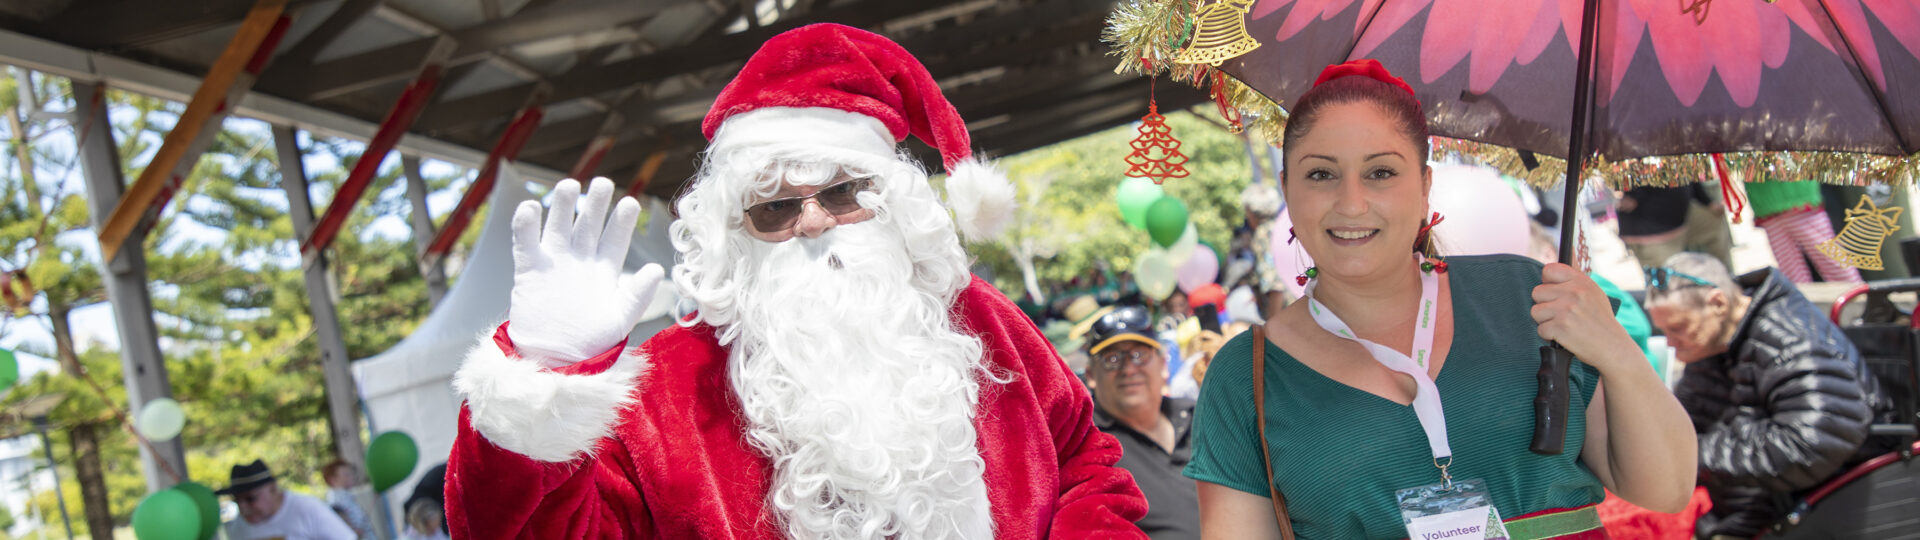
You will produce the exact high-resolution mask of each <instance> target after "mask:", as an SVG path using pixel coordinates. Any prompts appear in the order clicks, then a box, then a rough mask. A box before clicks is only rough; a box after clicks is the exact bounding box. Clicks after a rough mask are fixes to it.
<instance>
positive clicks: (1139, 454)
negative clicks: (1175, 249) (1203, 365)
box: [1087, 306, 1200, 540]
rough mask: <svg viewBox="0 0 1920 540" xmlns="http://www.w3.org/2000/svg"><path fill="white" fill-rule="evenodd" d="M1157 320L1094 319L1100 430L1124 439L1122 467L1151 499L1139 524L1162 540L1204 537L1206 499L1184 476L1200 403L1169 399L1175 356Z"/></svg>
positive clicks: (1143, 315)
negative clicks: (1156, 332) (1156, 331)
mask: <svg viewBox="0 0 1920 540" xmlns="http://www.w3.org/2000/svg"><path fill="white" fill-rule="evenodd" d="M1152 320H1153V318H1152V315H1151V314H1149V313H1148V312H1147V309H1146V308H1144V307H1140V306H1120V307H1118V308H1114V309H1113V310H1112V311H1109V312H1107V313H1103V314H1101V315H1100V317H1099V318H1098V319H1096V320H1094V321H1093V327H1092V329H1091V330H1090V331H1089V332H1088V333H1087V343H1089V344H1090V346H1089V347H1088V349H1087V351H1088V354H1089V355H1091V356H1092V357H1093V361H1092V362H1089V363H1088V364H1087V379H1088V386H1090V387H1092V388H1093V402H1094V405H1095V407H1094V412H1093V425H1094V426H1095V427H1098V428H1100V431H1102V432H1105V433H1106V434H1108V435H1112V436H1114V438H1116V439H1119V440H1120V447H1121V448H1122V449H1124V451H1125V454H1123V455H1122V456H1121V458H1120V463H1119V465H1120V468H1123V469H1126V470H1127V471H1128V472H1132V473H1133V479H1134V481H1135V482H1138V483H1139V485H1140V491H1141V492H1142V493H1145V494H1146V496H1147V515H1146V517H1143V518H1141V519H1140V521H1138V522H1135V524H1136V525H1139V526H1140V530H1142V531H1144V532H1146V533H1147V536H1149V537H1151V538H1153V539H1154V540H1169V539H1198V538H1200V501H1199V498H1198V497H1199V496H1198V494H1197V493H1196V490H1195V487H1194V483H1193V481H1192V480H1188V479H1186V478H1185V477H1183V476H1181V474H1180V470H1181V469H1182V468H1185V467H1186V466H1187V460H1188V459H1189V458H1190V457H1191V456H1192V455H1193V451H1192V450H1191V449H1190V447H1189V446H1188V443H1187V433H1188V427H1189V426H1191V425H1192V423H1193V422H1192V421H1193V400H1190V399H1175V398H1170V397H1165V388H1166V385H1167V373H1166V371H1167V353H1166V351H1165V350H1163V349H1162V348H1161V346H1160V341H1159V340H1157V339H1154V337H1153V325H1152Z"/></svg>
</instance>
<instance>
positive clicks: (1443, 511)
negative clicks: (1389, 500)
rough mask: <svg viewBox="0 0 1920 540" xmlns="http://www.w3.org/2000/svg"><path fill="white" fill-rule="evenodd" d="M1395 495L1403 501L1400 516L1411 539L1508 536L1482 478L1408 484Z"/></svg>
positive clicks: (1503, 539)
mask: <svg viewBox="0 0 1920 540" xmlns="http://www.w3.org/2000/svg"><path fill="white" fill-rule="evenodd" d="M1394 498H1396V499H1398V500H1399V501H1400V520H1401V521H1402V522H1403V523H1405V524H1406V526H1407V538H1408V539H1409V540H1506V539H1507V536H1508V535H1507V528H1506V526H1505V525H1503V524H1502V523H1501V522H1500V511H1499V510H1496V509H1494V507H1493V498H1492V497H1490V496H1488V495H1487V483H1486V482H1485V481H1483V480H1480V479H1473V480H1462V481H1459V482H1443V483H1439V484H1432V485H1426V486H1420V487H1416V488H1407V489H1403V490H1400V491H1398V492H1395V493H1394Z"/></svg>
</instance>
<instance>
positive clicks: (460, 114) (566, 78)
mask: <svg viewBox="0 0 1920 540" xmlns="http://www.w3.org/2000/svg"><path fill="white" fill-rule="evenodd" d="M960 1H961V0H930V1H928V2H904V1H900V0H862V1H858V2H854V3H851V4H848V5H845V6H840V7H837V8H832V9H826V10H821V11H818V12H815V13H813V14H809V15H806V16H802V17H797V18H794V19H793V20H786V21H780V22H778V23H776V24H773V25H769V26H765V27H761V28H759V29H754V30H747V31H744V32H738V33H733V34H727V35H724V36H721V37H719V38H716V39H712V40H704V41H695V42H693V43H689V44H686V45H681V46H678V47H671V48H667V49H663V50H660V51H657V52H654V53H653V54H648V55H643V56H636V57H633V58H629V59H625V60H620V61H617V62H614V63H611V64H604V65H583V66H577V67H575V68H573V69H571V70H568V71H567V72H566V73H564V74H561V75H558V76H555V77H552V78H551V79H549V80H550V81H551V82H552V83H553V90H554V91H553V94H552V95H550V96H548V97H547V99H548V102H547V103H548V104H553V103H559V102H563V101H569V100H573V99H578V98H583V97H587V96H592V95H597V94H602V93H606V92H611V91H615V90H620V89H623V88H628V87H631V86H635V85H639V84H646V83H651V82H656V81H660V80H663V79H666V78H668V77H673V76H676V75H684V74H687V73H692V72H694V71H697V70H700V69H704V68H709V67H713V66H718V65H721V64H726V63H729V62H736V61H742V60H746V58H747V57H748V56H749V55H752V54H753V52H754V51H756V50H759V49H760V45H762V44H764V43H766V41H767V39H769V38H772V37H773V36H775V35H778V34H779V33H781V32H785V31H787V30H791V29H794V28H798V27H800V26H804V25H807V24H811V23H814V22H819V21H833V22H838V23H840V24H845V25H848V26H870V25H874V24H879V23H881V22H885V21H888V20H891V19H895V18H899V17H905V16H909V15H913V14H915V13H919V12H923V11H929V10H934V9H939V8H940V7H942V6H945V5H947V4H953V3H958V2H960ZM977 37H978V36H976V38H977ZM528 86H530V85H520V86H515V87H509V88H502V89H499V90H494V91H492V92H483V93H480V94H476V95H473V96H468V97H465V98H461V99H456V100H450V101H447V102H444V103H439V104H436V105H435V106H434V107H433V108H432V110H430V111H429V112H428V114H427V117H425V118H422V119H421V126H422V127H423V128H426V129H429V130H432V129H450V128H454V127H458V126H462V125H466V124H469V123H472V122H474V121H480V120H485V119H489V118H499V117H500V116H503V115H505V114H507V113H508V112H510V111H512V110H513V106H514V105H515V104H518V103H519V101H516V100H515V99H514V98H513V97H512V96H516V95H519V96H524V95H525V92H526V87H528Z"/></svg>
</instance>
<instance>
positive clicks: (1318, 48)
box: [1203, 0, 1920, 160]
mask: <svg viewBox="0 0 1920 540" xmlns="http://www.w3.org/2000/svg"><path fill="white" fill-rule="evenodd" d="M1227 3H1229V4H1232V3H1244V0H1242V1H1241V2H1227ZM1592 4H1594V8H1595V9H1594V10H1593V11H1595V12H1596V15H1597V19H1596V21H1595V22H1596V23H1597V25H1598V26H1597V28H1596V29H1595V32H1594V39H1593V50H1592V55H1591V56H1592V58H1591V60H1590V61H1591V63H1592V65H1593V68H1592V72H1591V73H1592V81H1591V85H1590V87H1591V91H1592V103H1591V107H1590V109H1591V111H1592V116H1591V121H1590V122H1589V129H1588V133H1587V137H1588V140H1589V141H1590V142H1591V144H1589V145H1587V146H1589V147H1590V148H1591V149H1592V150H1593V151H1594V152H1595V153H1597V154H1599V155H1600V156H1602V157H1604V158H1606V159H1609V160H1622V159H1631V158H1638V157H1645V156H1662V155H1677V154H1696V153H1714V152H1743V151H1762V150H1818V151H1836V152H1862V153H1874V154H1888V155H1907V154H1912V153H1915V152H1920V95H1914V94H1913V93H1914V92H1920V0H1776V1H1774V2H1767V1H1764V0H1605V1H1595V2H1592ZM1203 9H1204V8H1203ZM1583 9H1584V6H1583V1H1582V0H1260V1H1258V2H1255V3H1252V4H1251V5H1250V9H1249V10H1247V12H1246V14H1245V17H1244V22H1245V29H1246V31H1247V33H1248V35H1249V36H1250V37H1251V38H1252V39H1253V40H1255V41H1257V42H1258V43H1259V44H1260V45H1261V46H1259V47H1257V48H1254V49H1253V50H1251V51H1249V52H1246V53H1245V54H1241V55H1239V56H1236V57H1233V58H1231V59H1228V60H1226V61H1224V62H1222V63H1221V64H1219V69H1220V70H1221V71H1225V72H1226V73H1228V74H1230V75H1233V77H1234V78H1235V79H1237V80H1239V81H1240V82H1242V83H1245V84H1246V85H1248V86H1250V87H1251V88H1253V89H1254V90H1257V91H1258V92H1259V93H1261V94H1264V95H1265V96H1266V97H1269V98H1272V99H1273V100H1275V101H1276V102H1277V103H1279V104H1280V105H1281V106H1285V104H1287V103H1291V102H1292V101H1293V100H1295V99H1298V98H1299V96H1300V95H1301V94H1304V93H1305V92H1306V91H1307V89H1308V88H1309V87H1311V86H1312V83H1313V80H1314V77H1316V76H1317V75H1318V74H1319V72H1320V69H1321V68H1322V67H1325V66H1327V65H1329V64H1336V63H1340V62H1345V61H1347V60H1352V59H1358V58H1375V59H1378V60H1380V61H1381V63H1383V64H1385V65H1386V67H1387V68H1388V69H1389V70H1391V71H1393V72H1394V73H1395V74H1397V75H1400V76H1402V77H1404V78H1406V79H1407V81H1408V82H1409V83H1412V84H1413V87H1414V89H1415V92H1416V94H1417V95H1418V97H1419V99H1420V101H1421V102H1422V103H1425V104H1426V105H1427V107H1428V113H1429V115H1430V124H1431V127H1432V130H1433V132H1434V134H1436V135H1440V136H1444V137H1453V138H1460V139H1468V140H1474V141H1480V142H1485V143H1491V144H1496V145H1500V146H1504V147H1509V148H1516V149H1521V150H1529V151H1533V152H1537V153H1540V154H1546V155H1553V156H1565V155H1567V147H1568V143H1569V142H1570V141H1569V138H1570V135H1571V133H1570V132H1571V131H1572V126H1571V123H1572V118H1573V117H1574V115H1573V114H1572V111H1573V109H1574V108H1575V107H1574V105H1575V104H1574V99H1575V94H1576V92H1574V91H1573V90H1574V86H1575V83H1576V81H1575V79H1576V75H1577V74H1578V71H1579V70H1577V69H1576V65H1577V64H1578V60H1579V58H1578V55H1579V49H1578V47H1576V43H1577V42H1578V39H1577V38H1578V37H1579V36H1580V35H1581V31H1582V27H1581V23H1582V22H1583V20H1584V19H1583V17H1582V16H1581V13H1582V11H1583Z"/></svg>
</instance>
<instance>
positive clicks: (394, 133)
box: [300, 62, 442, 257]
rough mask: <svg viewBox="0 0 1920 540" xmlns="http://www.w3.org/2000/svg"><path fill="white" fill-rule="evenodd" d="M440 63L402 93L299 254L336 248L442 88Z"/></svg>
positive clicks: (328, 204)
mask: <svg viewBox="0 0 1920 540" xmlns="http://www.w3.org/2000/svg"><path fill="white" fill-rule="evenodd" d="M441 69H442V65H441V63H440V62H434V63H431V64H428V65H427V66H426V67H424V68H421V70H420V75H419V76H417V77H414V79H413V82H410V83H407V89H406V90H405V91H403V92H401V93H400V99H399V100H398V101H395V102H394V103H393V110H391V111H388V112H387V117H386V119H384V120H381V121H380V130H379V131H377V132H375V133H374V134H373V140H370V141H367V150H366V151H365V152H362V153H361V154H360V160H359V161H357V162H354V164H353V171H352V172H350V173H348V174H347V179H346V180H345V181H344V182H341V184H340V192H339V193H335V194H334V195H333V201H332V202H329V203H327V212H326V213H325V214H323V215H321V216H320V221H319V222H317V223H316V224H315V225H314V228H313V233H312V234H309V235H307V239H306V240H305V241H303V242H301V243H300V254H301V256H303V257H310V256H312V255H313V254H314V253H317V252H319V251H320V250H322V249H326V248H327V246H329V245H332V244H333V239H334V237H335V236H336V235H338V234H339V233H340V227H341V226H344V225H346V223H347V216H348V215H349V214H351V213H352V212H353V207H354V206H355V205H357V204H359V202H360V196H361V195H364V194H366V192H367V185H368V184H371V183H373V177H374V175H375V173H378V172H379V171H380V162H382V161H386V159H387V153H388V152H391V151H393V146H394V145H395V144H398V143H399V142H400V136H402V135H405V134H406V133H407V129H408V128H410V127H412V126H413V121H414V119H417V118H419V117H420V111H421V110H423V109H426V107H427V102H428V101H429V99H430V98H431V97H433V90H434V87H436V86H439V85H440V71H441Z"/></svg>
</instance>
